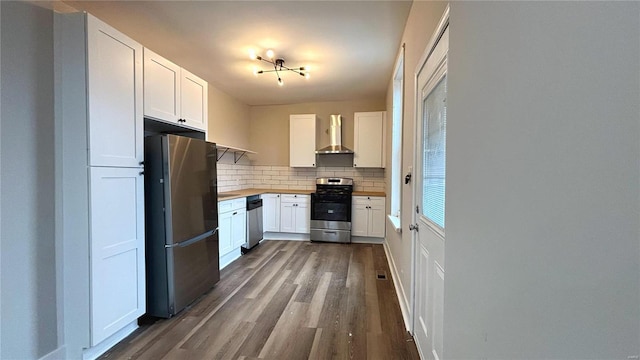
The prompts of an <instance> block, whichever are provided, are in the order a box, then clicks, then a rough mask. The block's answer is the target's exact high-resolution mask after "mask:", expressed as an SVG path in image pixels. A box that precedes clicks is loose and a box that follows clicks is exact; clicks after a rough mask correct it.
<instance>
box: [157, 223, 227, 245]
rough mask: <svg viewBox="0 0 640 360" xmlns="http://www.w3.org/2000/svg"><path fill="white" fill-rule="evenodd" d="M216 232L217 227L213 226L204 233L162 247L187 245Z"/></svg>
mask: <svg viewBox="0 0 640 360" xmlns="http://www.w3.org/2000/svg"><path fill="white" fill-rule="evenodd" d="M216 232H218V228H215V229H213V230H209V231H207V232H206V233H203V234H200V235H198V236H196V237H194V238H191V239H189V240H187V241H183V242H180V243H177V244H171V245H165V246H164V247H165V248H166V249H171V248H174V247H185V246H189V245H192V244H195V243H197V242H198V241H201V240H203V239H206V238H208V237H209V236H211V235H213V234H215V233H216Z"/></svg>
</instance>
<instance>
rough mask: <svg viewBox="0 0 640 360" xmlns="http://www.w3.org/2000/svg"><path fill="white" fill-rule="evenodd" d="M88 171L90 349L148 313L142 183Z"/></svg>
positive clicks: (119, 171) (134, 177)
mask: <svg viewBox="0 0 640 360" xmlns="http://www.w3.org/2000/svg"><path fill="white" fill-rule="evenodd" d="M140 172H141V171H140V169H131V168H107V167H102V168H96V167H93V168H90V170H89V175H90V182H91V183H90V205H89V211H90V223H91V233H90V236H91V239H90V253H91V275H90V279H91V280H90V287H91V345H92V346H93V345H96V344H98V343H100V342H101V341H103V340H104V339H106V338H107V337H109V336H110V335H112V334H114V333H115V332H117V331H118V330H120V329H122V327H124V326H125V325H127V324H129V323H131V322H132V321H135V320H136V319H137V318H138V317H139V316H141V315H142V314H144V313H145V262H144V261H145V260H144V258H145V255H144V254H145V245H144V178H143V176H142V175H141V174H140Z"/></svg>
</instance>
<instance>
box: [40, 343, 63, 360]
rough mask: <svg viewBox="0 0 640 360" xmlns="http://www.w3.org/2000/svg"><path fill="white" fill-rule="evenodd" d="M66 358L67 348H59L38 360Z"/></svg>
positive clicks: (60, 359)
mask: <svg viewBox="0 0 640 360" xmlns="http://www.w3.org/2000/svg"><path fill="white" fill-rule="evenodd" d="M66 358H67V347H66V346H61V347H59V348H57V349H55V350H53V351H52V352H50V353H48V354H47V355H45V356H43V357H41V358H40V359H39V360H62V359H66Z"/></svg>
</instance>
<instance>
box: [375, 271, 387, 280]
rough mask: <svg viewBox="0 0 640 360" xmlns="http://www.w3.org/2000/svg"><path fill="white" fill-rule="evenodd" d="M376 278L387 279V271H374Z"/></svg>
mask: <svg viewBox="0 0 640 360" xmlns="http://www.w3.org/2000/svg"><path fill="white" fill-rule="evenodd" d="M376 278H377V279H378V280H387V272H386V271H381V270H378V271H376Z"/></svg>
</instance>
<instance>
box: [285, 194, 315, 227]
mask: <svg viewBox="0 0 640 360" xmlns="http://www.w3.org/2000/svg"><path fill="white" fill-rule="evenodd" d="M310 202H311V197H310V196H309V195H302V194H282V195H281V198H280V232H285V233H298V234H308V233H309V231H310V230H309V222H310V221H311V220H310V217H311V213H310V207H309V205H310Z"/></svg>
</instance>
